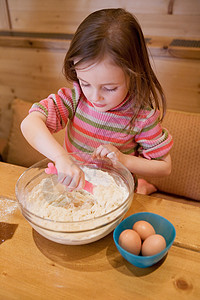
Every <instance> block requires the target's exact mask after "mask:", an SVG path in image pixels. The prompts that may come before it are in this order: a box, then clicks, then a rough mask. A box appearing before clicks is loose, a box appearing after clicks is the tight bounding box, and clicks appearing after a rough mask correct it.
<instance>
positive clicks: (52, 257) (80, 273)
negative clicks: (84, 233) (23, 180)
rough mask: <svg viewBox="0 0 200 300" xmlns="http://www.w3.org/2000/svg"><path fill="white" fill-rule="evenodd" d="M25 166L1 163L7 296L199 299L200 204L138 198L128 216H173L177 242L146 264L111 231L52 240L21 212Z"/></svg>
mask: <svg viewBox="0 0 200 300" xmlns="http://www.w3.org/2000/svg"><path fill="white" fill-rule="evenodd" d="M24 170H25V169H24V168H22V167H17V166H13V165H9V164H4V163H0V299H1V300H7V299H19V300H23V299H26V300H28V299H34V300H35V299H51V300H52V299H59V300H60V299H70V300H71V299H105V300H107V299H120V300H123V299H128V300H129V299H162V300H163V299H166V300H169V299H170V300H173V299H181V300H182V299H187V300H188V299H195V300H196V299H200V207H198V206H194V205H192V204H190V203H187V204H185V203H177V202H173V201H169V200H164V199H160V198H154V197H149V196H142V195H135V196H134V199H133V203H132V206H131V209H130V210H129V212H128V214H127V215H130V214H132V213H135V212H140V211H149V212H154V213H158V214H160V215H162V216H163V217H165V218H167V219H168V220H169V221H171V222H172V223H173V224H174V226H175V228H176V232H177V236H176V239H175V242H174V245H173V246H172V248H171V249H170V251H169V252H168V254H167V256H166V257H165V258H164V259H163V260H162V261H161V262H159V263H158V264H156V265H154V266H152V267H150V268H146V269H140V268H137V267H134V266H133V265H131V264H129V263H128V262H127V261H126V260H125V259H124V258H123V257H122V256H121V255H120V254H119V252H118V251H117V249H116V247H115V244H114V241H113V238H112V234H109V235H108V236H106V237H105V238H103V239H101V240H99V241H97V242H94V243H91V244H88V245H82V246H66V245H60V244H56V243H54V242H51V241H49V240H47V239H45V238H43V237H42V236H40V235H39V234H38V233H37V232H35V231H34V230H33V229H32V228H31V226H30V225H29V224H28V222H27V221H26V220H25V219H24V217H23V216H22V215H21V213H20V211H19V209H18V208H17V203H16V198H15V184H16V181H17V179H18V177H19V176H20V174H21V173H22V172H23V171H24Z"/></svg>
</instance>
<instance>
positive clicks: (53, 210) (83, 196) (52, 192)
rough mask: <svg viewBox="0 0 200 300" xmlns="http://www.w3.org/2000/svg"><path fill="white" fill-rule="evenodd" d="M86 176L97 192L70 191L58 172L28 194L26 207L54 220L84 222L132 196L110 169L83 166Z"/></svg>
mask: <svg viewBox="0 0 200 300" xmlns="http://www.w3.org/2000/svg"><path fill="white" fill-rule="evenodd" d="M82 169H83V171H84V173H85V179H86V180H88V181H89V182H91V183H92V184H93V185H94V189H93V194H90V193H88V192H87V191H85V190H80V191H73V192H68V191H67V189H66V188H65V187H64V185H61V184H60V183H57V177H56V175H52V176H48V177H46V178H44V179H42V180H41V182H40V183H39V184H38V185H36V186H35V187H34V188H33V189H32V191H31V192H30V193H29V194H28V196H27V197H26V201H25V203H24V205H25V208H26V209H28V210H29V211H30V212H32V213H34V214H36V215H37V216H40V217H42V218H47V219H51V220H54V221H81V220H88V219H93V218H95V217H98V216H102V215H104V214H106V213H108V212H110V211H112V210H113V209H115V208H117V207H119V206H120V205H121V204H122V203H123V202H124V201H125V200H126V199H127V197H128V195H129V193H128V189H127V187H126V186H125V184H124V183H123V181H122V180H120V178H118V179H117V181H116V180H115V179H114V178H113V176H111V175H109V174H108V173H107V172H104V171H102V170H97V169H90V168H87V167H82Z"/></svg>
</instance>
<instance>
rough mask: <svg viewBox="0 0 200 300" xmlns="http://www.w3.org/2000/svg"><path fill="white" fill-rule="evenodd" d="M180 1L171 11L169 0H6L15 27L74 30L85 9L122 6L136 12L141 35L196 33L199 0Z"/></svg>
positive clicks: (42, 29)
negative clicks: (141, 30) (141, 31)
mask: <svg viewBox="0 0 200 300" xmlns="http://www.w3.org/2000/svg"><path fill="white" fill-rule="evenodd" d="M176 1H177V3H176ZM180 1H181V0H179V1H178V0H175V1H174V7H172V14H170V13H171V12H170V11H169V3H171V1H170V0H154V1H149V0H134V1H131V0H124V1H123V0H115V1H114V0H102V1H99V0H76V1H74V0H66V1H62V0H57V1H54V0H47V1H40V0H8V4H9V10H10V16H11V22H12V27H13V29H14V30H16V31H17V30H18V31H27V32H28V31H33V32H62V33H74V31H75V30H76V28H77V27H78V25H79V24H80V22H81V21H82V20H83V19H84V18H85V17H86V16H87V15H88V14H89V13H91V12H93V11H95V10H97V9H101V8H110V7H124V8H126V9H127V10H129V11H131V12H132V13H134V14H135V15H136V17H137V18H138V20H139V22H140V23H141V25H142V29H143V32H144V34H145V35H148V34H151V35H157V36H159V35H162V36H163V35H165V36H167V35H168V36H181V37H189V36H192V37H199V36H200V32H199V31H200V30H199V15H200V8H199V4H198V3H199V1H198V0H192V1H187V0H184V1H181V2H180ZM188 2H189V3H190V5H189V4H188ZM175 4H176V5H175Z"/></svg>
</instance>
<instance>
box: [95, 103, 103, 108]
mask: <svg viewBox="0 0 200 300" xmlns="http://www.w3.org/2000/svg"><path fill="white" fill-rule="evenodd" d="M92 105H94V106H96V107H104V106H106V104H100V103H92Z"/></svg>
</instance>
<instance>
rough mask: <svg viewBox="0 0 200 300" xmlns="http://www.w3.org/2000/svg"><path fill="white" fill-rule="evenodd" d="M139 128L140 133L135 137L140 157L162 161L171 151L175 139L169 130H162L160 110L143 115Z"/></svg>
mask: <svg viewBox="0 0 200 300" xmlns="http://www.w3.org/2000/svg"><path fill="white" fill-rule="evenodd" d="M137 126H138V127H139V128H140V131H139V133H138V134H137V135H136V136H135V141H136V143H137V144H138V153H139V155H141V156H142V157H145V158H147V159H160V158H162V157H163V156H165V155H166V154H167V153H168V152H169V151H170V149H171V148H172V145H173V139H172V136H171V135H170V133H169V132H168V130H167V129H165V128H162V125H161V122H160V112H159V110H151V111H148V112H147V111H146V112H145V113H143V117H142V118H140V120H138V121H137Z"/></svg>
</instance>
